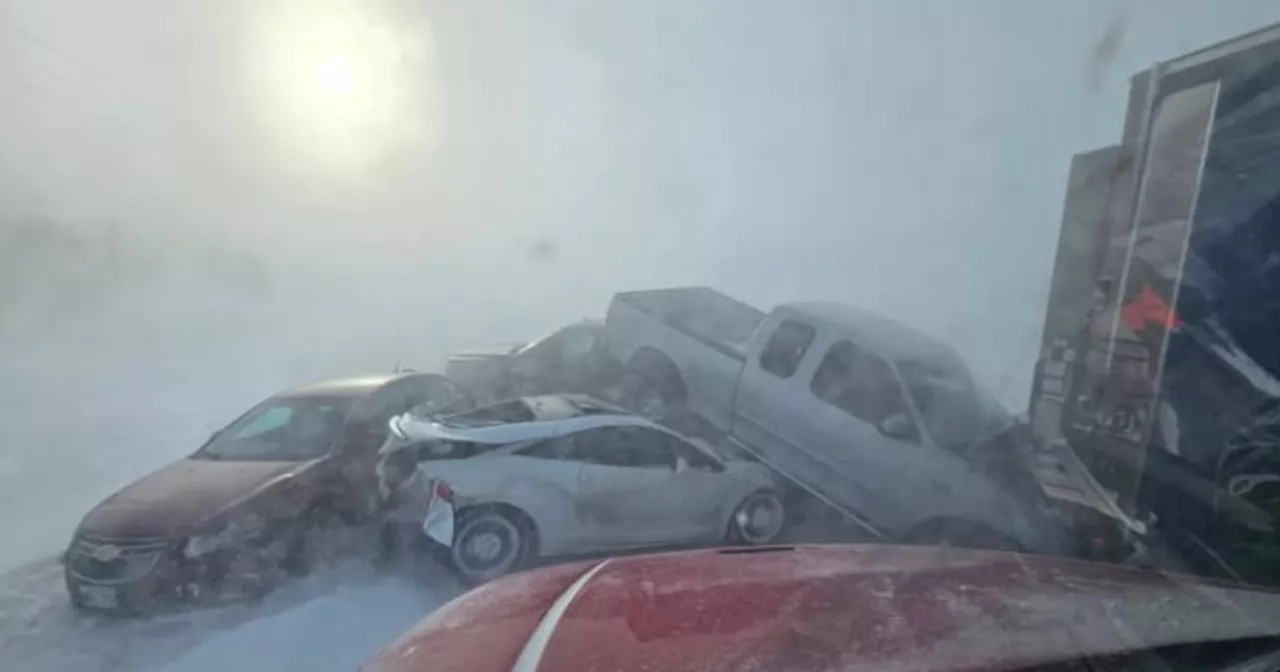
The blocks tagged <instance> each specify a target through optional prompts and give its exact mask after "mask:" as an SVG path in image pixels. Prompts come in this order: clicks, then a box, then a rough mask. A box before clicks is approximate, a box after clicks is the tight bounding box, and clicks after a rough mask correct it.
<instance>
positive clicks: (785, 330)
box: [732, 317, 874, 530]
mask: <svg viewBox="0 0 1280 672" xmlns="http://www.w3.org/2000/svg"><path fill="white" fill-rule="evenodd" d="M761 338H764V339H766V340H764V343H763V345H762V346H761V347H760V349H759V351H758V352H753V353H752V354H751V356H750V357H749V358H748V360H747V363H746V366H745V367H744V368H743V372H742V379H741V382H740V383H739V385H738V394H737V401H736V407H735V416H734V424H733V431H732V436H733V439H734V440H735V441H736V442H737V443H739V444H740V445H741V446H742V447H744V448H746V449H748V450H749V451H750V452H752V453H754V454H755V455H756V456H757V457H759V458H760V459H761V460H763V461H764V463H765V464H767V465H768V466H770V467H771V468H773V469H774V470H776V471H778V472H780V473H782V474H783V475H784V476H786V477H787V478H789V479H791V480H793V481H795V482H796V483H797V484H798V485H800V486H801V487H802V488H804V489H806V490H808V491H809V492H811V493H813V494H815V495H817V496H818V497H819V498H821V499H823V500H825V501H827V502H828V503H830V504H832V505H833V506H835V507H836V508H838V509H840V510H842V511H843V512H845V513H846V514H849V515H851V516H852V517H854V518H855V519H856V520H858V521H859V522H864V523H865V521H863V520H862V519H863V515H862V514H861V513H860V512H861V511H862V510H863V509H864V508H866V507H867V506H869V505H870V503H871V502H869V501H868V499H869V493H866V492H863V491H862V490H861V488H862V487H863V485H862V483H861V480H860V479H859V480H850V478H849V476H848V474H849V473H860V470H861V467H859V466H858V465H857V464H856V461H855V460H853V457H852V456H851V455H849V454H848V451H847V450H834V451H833V449H832V447H831V445H830V444H832V440H831V439H830V438H823V437H824V436H825V434H826V432H825V431H819V430H818V429H817V428H815V427H811V426H810V425H811V424H813V423H824V426H827V425H830V424H831V423H832V422H833V419H832V418H830V417H828V413H827V410H826V409H825V408H815V407H818V406H820V405H822V404H821V403H820V402H819V401H818V400H817V398H815V397H814V395H813V393H812V392H811V391H810V390H809V387H810V380H811V379H812V378H813V373H814V370H815V368H816V367H817V365H816V362H817V360H819V359H821V356H822V352H824V351H825V349H826V347H827V346H828V345H829V339H830V337H829V336H824V335H820V334H819V333H818V330H817V328H816V327H815V326H814V325H813V324H810V323H808V322H804V321H801V320H797V319H784V320H778V319H776V318H772V317H771V318H770V320H769V322H767V323H766V324H765V325H763V326H762V327H761ZM873 530H874V528H873Z"/></svg>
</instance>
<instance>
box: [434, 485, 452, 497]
mask: <svg viewBox="0 0 1280 672" xmlns="http://www.w3.org/2000/svg"><path fill="white" fill-rule="evenodd" d="M435 495H436V498H437V499H443V500H444V501H446V502H449V501H452V500H453V488H451V487H449V484H448V483H445V482H444V481H436V487H435Z"/></svg>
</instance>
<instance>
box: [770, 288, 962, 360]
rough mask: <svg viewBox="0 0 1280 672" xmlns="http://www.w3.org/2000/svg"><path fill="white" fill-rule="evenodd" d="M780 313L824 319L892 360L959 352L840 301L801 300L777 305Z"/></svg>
mask: <svg viewBox="0 0 1280 672" xmlns="http://www.w3.org/2000/svg"><path fill="white" fill-rule="evenodd" d="M777 311H778V312H779V313H781V314H786V313H791V314H793V315H795V316H797V317H801V318H805V319H809V320H813V321H817V322H827V323H829V324H833V325H836V326H838V327H842V328H845V329H848V330H850V331H852V332H853V333H854V334H855V338H856V341H857V342H858V343H860V344H863V345H866V346H867V347H869V348H871V349H873V350H876V351H878V352H879V353H880V354H882V355H884V356H887V357H890V358H891V359H946V360H956V359H958V358H959V355H958V354H956V351H955V350H954V349H953V348H952V347H951V346H949V345H947V344H946V343H944V342H942V341H940V340H938V339H936V338H934V337H932V336H929V335H927V334H924V333H923V332H920V331H917V330H915V329H913V328H911V327H908V326H906V325H905V324H902V323H901V322H897V321H894V320H892V319H889V318H887V317H885V316H883V315H880V314H879V313H874V312H872V311H869V310H865V309H862V308H856V307H854V306H850V305H847V304H843V303H834V302H804V303H785V304H782V305H780V306H778V308H777Z"/></svg>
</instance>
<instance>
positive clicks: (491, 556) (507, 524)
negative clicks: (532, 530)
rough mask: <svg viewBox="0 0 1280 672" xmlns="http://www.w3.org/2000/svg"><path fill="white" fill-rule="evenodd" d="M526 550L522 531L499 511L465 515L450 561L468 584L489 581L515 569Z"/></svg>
mask: <svg viewBox="0 0 1280 672" xmlns="http://www.w3.org/2000/svg"><path fill="white" fill-rule="evenodd" d="M527 547H528V540H527V539H526V534H525V531H524V530H523V529H522V528H521V526H520V525H519V524H518V523H516V522H515V521H513V520H511V519H510V518H509V517H507V516H504V515H503V514H502V513H501V512H498V511H481V512H477V513H475V514H471V515H464V517H463V520H462V524H461V525H460V526H459V529H458V533H457V535H456V536H455V537H454V539H453V546H452V548H450V549H449V560H450V562H452V563H453V567H454V569H456V570H457V571H458V573H459V574H461V575H462V578H463V579H465V580H466V581H468V582H471V583H483V582H485V581H491V580H493V579H496V578H498V577H500V576H502V575H504V574H507V573H509V572H511V571H512V570H514V569H516V567H517V566H518V565H519V564H520V561H521V560H523V559H524V555H525V549H526V548H527Z"/></svg>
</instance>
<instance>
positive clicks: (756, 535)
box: [733, 495, 784, 544]
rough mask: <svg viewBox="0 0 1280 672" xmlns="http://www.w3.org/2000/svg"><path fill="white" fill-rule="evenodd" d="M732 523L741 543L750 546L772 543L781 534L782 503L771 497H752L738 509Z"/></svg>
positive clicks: (782, 519) (782, 520)
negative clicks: (746, 543) (744, 542)
mask: <svg viewBox="0 0 1280 672" xmlns="http://www.w3.org/2000/svg"><path fill="white" fill-rule="evenodd" d="M733 521H734V525H735V526H736V527H737V530H738V535H739V536H740V537H742V539H743V541H746V542H748V543H752V544H763V543H767V542H770V541H773V539H774V538H775V537H777V536H778V534H779V533H781V532H782V524H783V522H784V518H783V511H782V502H781V501H779V500H778V498H777V497H774V496H773V495H753V496H752V497H751V498H750V499H748V500H747V501H745V502H743V503H742V506H740V507H738V510H737V512H735V513H734V516H733Z"/></svg>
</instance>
